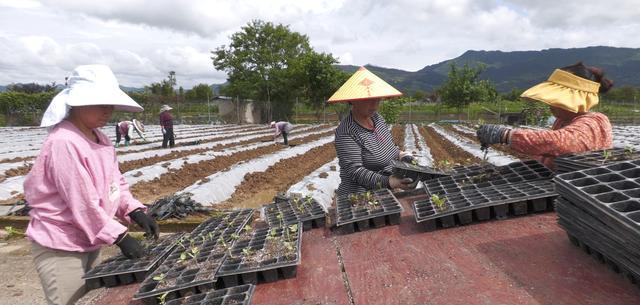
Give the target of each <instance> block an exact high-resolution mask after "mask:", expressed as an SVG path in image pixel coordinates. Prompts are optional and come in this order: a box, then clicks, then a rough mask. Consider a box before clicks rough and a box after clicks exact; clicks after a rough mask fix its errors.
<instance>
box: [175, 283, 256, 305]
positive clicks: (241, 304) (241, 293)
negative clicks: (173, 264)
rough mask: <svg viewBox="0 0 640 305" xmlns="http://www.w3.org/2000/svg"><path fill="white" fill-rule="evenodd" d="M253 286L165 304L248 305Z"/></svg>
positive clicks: (220, 290) (197, 295)
mask: <svg viewBox="0 0 640 305" xmlns="http://www.w3.org/2000/svg"><path fill="white" fill-rule="evenodd" d="M255 289H256V286H255V285H242V286H236V287H231V288H224V289H216V290H211V291H209V292H206V293H199V294H195V295H191V296H188V297H184V298H179V299H175V300H171V301H169V302H167V305H215V304H225V305H226V304H236V305H249V304H251V299H252V298H253V292H254V290H255Z"/></svg>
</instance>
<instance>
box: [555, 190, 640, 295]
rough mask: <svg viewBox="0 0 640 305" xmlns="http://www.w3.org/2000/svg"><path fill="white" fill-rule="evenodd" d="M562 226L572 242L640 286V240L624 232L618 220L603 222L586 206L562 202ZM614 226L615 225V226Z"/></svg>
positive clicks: (559, 204) (563, 199)
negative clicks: (617, 222)
mask: <svg viewBox="0 0 640 305" xmlns="http://www.w3.org/2000/svg"><path fill="white" fill-rule="evenodd" d="M557 211H558V216H559V220H558V222H559V224H560V225H561V226H562V227H563V228H564V229H565V231H567V235H568V237H569V240H570V241H571V242H572V243H573V244H574V245H576V246H578V247H580V248H582V249H583V250H584V251H585V252H586V253H587V254H590V255H591V256H593V257H594V258H595V259H596V260H598V261H600V262H601V263H605V264H607V265H608V266H609V267H610V268H611V269H612V270H614V271H615V272H618V273H622V274H624V275H625V277H626V278H627V279H629V280H630V281H631V282H632V283H635V284H640V262H639V261H638V259H637V258H638V257H639V255H640V253H639V251H638V250H637V249H639V247H638V242H639V240H638V238H637V237H638V236H637V235H635V234H629V232H625V231H624V230H622V231H621V230H620V227H619V226H617V224H616V223H615V220H613V221H612V220H611V219H602V218H600V217H598V216H595V215H591V214H590V212H589V211H588V210H585V209H584V203H580V204H574V203H572V202H570V201H569V200H567V199H565V198H558V200H557ZM612 224H613V225H612Z"/></svg>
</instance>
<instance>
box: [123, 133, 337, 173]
mask: <svg viewBox="0 0 640 305" xmlns="http://www.w3.org/2000/svg"><path fill="white" fill-rule="evenodd" d="M326 127H327V125H320V126H318V127H316V128H312V129H308V130H305V131H304V132H305V133H306V132H313V131H317V130H320V129H324V128H326ZM298 133H301V132H299V131H298V132H296V131H295V130H294V131H293V132H292V133H291V134H292V135H296V134H298ZM247 135H249V134H247ZM243 136H244V135H243ZM234 137H237V136H235V135H234V136H229V137H226V138H225V139H227V138H234ZM271 139H273V135H266V136H264V137H260V138H256V139H251V140H246V141H241V142H237V143H229V144H224V145H223V144H219V145H216V146H214V147H211V148H194V149H190V150H183V151H173V152H171V153H170V154H166V155H163V156H157V155H156V156H153V157H147V158H144V159H138V160H131V161H125V162H121V163H120V164H119V166H120V172H122V173H125V172H128V171H131V170H134V169H136V168H141V167H145V166H149V165H153V164H156V163H160V162H162V161H169V160H173V159H178V158H182V157H186V156H190V155H195V154H199V153H203V152H207V151H220V150H222V149H225V148H228V147H234V146H242V145H247V144H253V143H258V142H263V141H268V140H271ZM221 140H223V139H220V138H218V139H216V140H215V141H221ZM203 143H206V142H204V141H203Z"/></svg>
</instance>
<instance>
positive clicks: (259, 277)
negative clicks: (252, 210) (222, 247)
mask: <svg viewBox="0 0 640 305" xmlns="http://www.w3.org/2000/svg"><path fill="white" fill-rule="evenodd" d="M285 230H286V232H285ZM301 244H302V230H300V224H293V225H289V226H285V227H272V228H270V227H265V228H260V229H255V231H253V233H252V234H251V235H248V236H246V238H241V239H239V240H238V241H237V242H236V243H235V244H234V245H233V248H232V249H231V251H230V253H229V254H228V255H227V257H226V258H225V260H224V263H223V264H222V267H220V270H219V271H218V277H220V278H221V280H222V281H221V283H222V286H223V287H231V286H236V285H238V284H257V283H258V282H273V281H277V280H278V279H280V278H283V279H285V278H292V277H295V275H296V271H297V266H298V265H299V264H300V257H301V256H300V249H301ZM287 245H288V246H289V247H291V248H288V247H287ZM274 252H275V253H274Z"/></svg>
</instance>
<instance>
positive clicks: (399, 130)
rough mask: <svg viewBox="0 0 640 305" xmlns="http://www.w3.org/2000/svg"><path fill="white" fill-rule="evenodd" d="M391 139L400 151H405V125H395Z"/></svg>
mask: <svg viewBox="0 0 640 305" xmlns="http://www.w3.org/2000/svg"><path fill="white" fill-rule="evenodd" d="M391 137H392V138H393V143H395V144H396V145H398V148H400V150H404V125H402V124H394V125H393V127H392V128H391Z"/></svg>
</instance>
